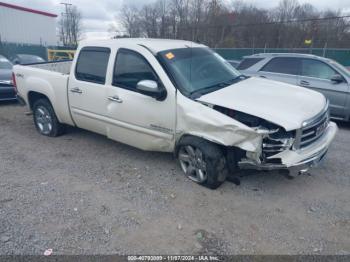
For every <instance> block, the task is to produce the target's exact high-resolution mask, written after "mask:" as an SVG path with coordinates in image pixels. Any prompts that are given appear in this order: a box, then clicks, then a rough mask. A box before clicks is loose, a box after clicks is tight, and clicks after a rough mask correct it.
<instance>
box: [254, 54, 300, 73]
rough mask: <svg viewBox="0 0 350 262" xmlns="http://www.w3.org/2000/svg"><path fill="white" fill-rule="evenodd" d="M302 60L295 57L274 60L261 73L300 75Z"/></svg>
mask: <svg viewBox="0 0 350 262" xmlns="http://www.w3.org/2000/svg"><path fill="white" fill-rule="evenodd" d="M299 68H300V60H299V59H298V58H293V57H276V58H272V59H271V60H270V62H268V63H267V64H266V65H265V66H264V67H263V68H262V69H261V70H260V71H264V72H271V73H281V74H288V75H299V74H300V72H299Z"/></svg>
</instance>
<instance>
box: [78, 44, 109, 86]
mask: <svg viewBox="0 0 350 262" xmlns="http://www.w3.org/2000/svg"><path fill="white" fill-rule="evenodd" d="M109 54H110V49H109V48H102V47H85V48H83V49H82V50H81V51H80V53H79V58H78V62H77V66H76V70H75V77H76V79H78V80H81V81H86V82H93V83H97V84H104V83H105V82H106V72H107V65H108V60H109Z"/></svg>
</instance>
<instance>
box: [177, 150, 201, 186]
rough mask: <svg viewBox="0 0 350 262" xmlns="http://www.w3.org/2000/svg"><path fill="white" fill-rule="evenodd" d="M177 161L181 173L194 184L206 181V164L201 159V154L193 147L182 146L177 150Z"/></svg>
mask: <svg viewBox="0 0 350 262" xmlns="http://www.w3.org/2000/svg"><path fill="white" fill-rule="evenodd" d="M179 161H180V165H181V168H182V171H183V172H184V173H185V174H186V176H187V177H188V178H189V179H191V180H193V181H194V182H196V183H203V182H205V181H206V180H207V171H206V170H207V164H206V162H205V160H204V158H203V152H202V151H201V150H200V149H198V148H195V147H193V146H190V145H187V146H183V147H181V148H180V150H179Z"/></svg>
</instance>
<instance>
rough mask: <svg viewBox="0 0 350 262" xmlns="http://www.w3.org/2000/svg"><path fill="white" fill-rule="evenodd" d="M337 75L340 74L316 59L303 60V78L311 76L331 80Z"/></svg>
mask: <svg viewBox="0 0 350 262" xmlns="http://www.w3.org/2000/svg"><path fill="white" fill-rule="evenodd" d="M336 74H338V73H337V72H336V71H335V70H334V69H333V68H331V67H330V66H329V65H327V64H325V63H323V62H321V61H317V60H314V59H303V60H302V75H303V76H310V77H316V78H321V79H329V80H330V79H331V78H332V77H333V76H334V75H336Z"/></svg>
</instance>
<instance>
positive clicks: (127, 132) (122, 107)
mask: <svg viewBox="0 0 350 262" xmlns="http://www.w3.org/2000/svg"><path fill="white" fill-rule="evenodd" d="M155 72H157V73H155ZM142 80H152V81H155V82H157V83H158V86H160V87H162V88H166V92H167V95H166V97H165V99H163V100H161V101H158V100H156V99H155V98H152V97H151V96H148V95H144V94H141V93H140V92H138V90H137V89H136V86H137V83H138V82H140V81H142ZM107 98H108V105H107V111H108V116H109V118H110V121H109V123H108V131H107V132H108V136H109V137H110V138H112V139H115V140H118V141H121V142H123V143H126V144H128V145H132V146H135V147H138V148H141V149H144V150H156V151H172V150H173V146H174V135H175V119H176V118H175V116H176V97H175V88H174V87H173V85H172V83H171V81H170V80H169V78H168V77H167V75H166V74H165V72H164V70H163V68H162V67H161V66H160V64H159V63H158V61H157V59H156V58H155V57H154V56H153V55H152V54H151V53H150V51H148V50H147V49H145V48H143V47H133V48H130V49H124V48H122V49H119V50H118V51H117V54H116V55H115V64H114V71H113V77H112V79H111V84H110V85H109V86H108V91H107Z"/></svg>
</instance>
